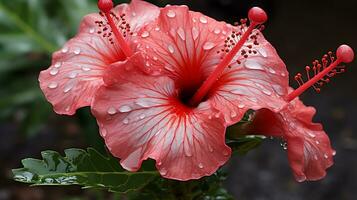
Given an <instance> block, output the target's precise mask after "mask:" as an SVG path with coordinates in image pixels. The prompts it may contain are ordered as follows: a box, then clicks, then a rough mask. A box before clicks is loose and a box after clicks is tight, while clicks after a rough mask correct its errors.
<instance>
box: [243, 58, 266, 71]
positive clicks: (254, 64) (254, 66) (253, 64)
mask: <svg viewBox="0 0 357 200" xmlns="http://www.w3.org/2000/svg"><path fill="white" fill-rule="evenodd" d="M245 67H246V68H248V69H256V70H264V68H263V66H262V65H261V64H259V63H257V62H255V61H253V60H247V61H246V62H245Z"/></svg>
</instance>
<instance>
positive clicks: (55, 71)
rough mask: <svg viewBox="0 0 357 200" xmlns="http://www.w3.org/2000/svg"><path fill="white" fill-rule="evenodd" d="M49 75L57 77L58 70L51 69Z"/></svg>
mask: <svg viewBox="0 0 357 200" xmlns="http://www.w3.org/2000/svg"><path fill="white" fill-rule="evenodd" d="M50 74H51V75H52V76H55V75H57V74H58V69H57V68H53V69H51V71H50Z"/></svg>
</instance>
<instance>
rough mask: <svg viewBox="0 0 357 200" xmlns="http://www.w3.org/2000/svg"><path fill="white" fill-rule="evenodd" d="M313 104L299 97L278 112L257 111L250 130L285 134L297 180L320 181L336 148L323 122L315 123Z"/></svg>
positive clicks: (251, 131) (331, 162)
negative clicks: (333, 147)
mask: <svg viewBox="0 0 357 200" xmlns="http://www.w3.org/2000/svg"><path fill="white" fill-rule="evenodd" d="M314 115H315V109H314V108H313V107H306V106H305V105H304V104H303V103H302V102H301V101H300V100H299V99H298V98H296V99H295V100H293V101H292V102H290V104H288V105H287V107H285V108H284V109H283V110H281V111H280V112H279V113H277V114H276V113H274V112H272V111H269V110H267V109H262V110H259V111H257V113H256V115H255V117H254V120H253V122H252V124H250V125H249V128H248V129H249V131H248V132H249V133H254V134H257V133H258V134H264V135H267V136H275V137H282V138H283V139H284V140H285V141H286V142H287V148H288V149H287V153H288V159H289V163H290V166H291V168H292V170H293V172H294V176H295V178H296V180H297V181H299V182H301V181H305V180H319V179H322V178H323V177H325V175H326V169H327V168H329V167H330V166H332V164H333V156H334V154H335V151H334V150H333V149H332V147H331V144H330V140H329V138H328V136H327V134H326V133H325V131H324V130H323V127H322V125H321V124H316V123H312V118H313V116H314Z"/></svg>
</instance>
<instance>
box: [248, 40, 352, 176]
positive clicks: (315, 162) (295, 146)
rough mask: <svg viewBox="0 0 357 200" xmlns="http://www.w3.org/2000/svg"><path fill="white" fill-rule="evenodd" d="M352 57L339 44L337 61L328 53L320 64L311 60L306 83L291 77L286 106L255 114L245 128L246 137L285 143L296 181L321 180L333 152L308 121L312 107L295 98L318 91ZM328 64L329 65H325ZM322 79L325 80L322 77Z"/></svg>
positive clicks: (322, 134) (320, 131)
mask: <svg viewBox="0 0 357 200" xmlns="http://www.w3.org/2000/svg"><path fill="white" fill-rule="evenodd" d="M353 58H354V53H353V50H352V49H351V48H350V47H349V46H347V45H341V46H340V47H339V48H338V49H337V59H335V58H334V57H333V56H332V53H329V55H325V56H324V58H323V59H322V62H321V64H320V62H318V61H314V62H313V67H310V66H307V67H306V71H307V74H308V75H307V76H308V79H309V80H308V81H306V82H304V81H303V80H302V77H301V76H302V75H301V74H298V75H297V76H296V77H295V79H296V80H297V81H298V82H299V84H300V87H299V88H297V89H296V90H293V89H292V88H290V93H289V95H287V96H286V99H287V101H288V104H286V106H284V107H283V108H282V109H281V110H280V111H279V112H274V111H271V110H269V109H261V110H259V111H257V112H256V113H255V115H254V118H253V121H252V122H251V123H250V124H248V125H247V127H246V128H245V131H246V132H247V133H248V134H256V133H259V134H264V135H266V136H273V137H280V138H282V139H283V140H284V141H286V146H285V149H287V153H288V159H289V163H290V166H291V168H292V170H293V173H294V176H295V178H296V180H297V181H299V182H302V181H305V180H319V179H321V178H323V177H325V175H326V169H327V168H329V167H330V166H332V164H333V156H334V155H335V154H336V151H335V150H333V149H332V148H331V144H330V140H329V138H328V136H327V134H326V133H325V131H324V130H323V127H322V125H321V124H318V123H313V122H312V120H313V116H314V115H315V113H316V110H315V108H313V107H307V106H305V105H304V104H303V103H302V102H301V101H300V100H299V98H298V96H299V95H301V94H302V93H303V92H304V91H305V90H307V89H308V88H310V87H314V88H315V90H317V91H318V92H319V91H320V89H319V88H318V87H319V86H321V85H322V84H323V83H326V82H329V78H331V77H332V76H334V75H336V74H337V73H339V72H343V71H344V67H339V64H340V63H349V62H352V60H353ZM329 62H330V63H331V64H330V65H329V66H328V63H329ZM310 70H313V73H314V76H313V77H310ZM326 76H327V77H328V78H324V77H326Z"/></svg>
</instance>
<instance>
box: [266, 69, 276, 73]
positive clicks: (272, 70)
mask: <svg viewBox="0 0 357 200" xmlns="http://www.w3.org/2000/svg"><path fill="white" fill-rule="evenodd" d="M268 71H269V72H270V73H271V74H276V71H275V70H274V69H273V68H269V69H268Z"/></svg>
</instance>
